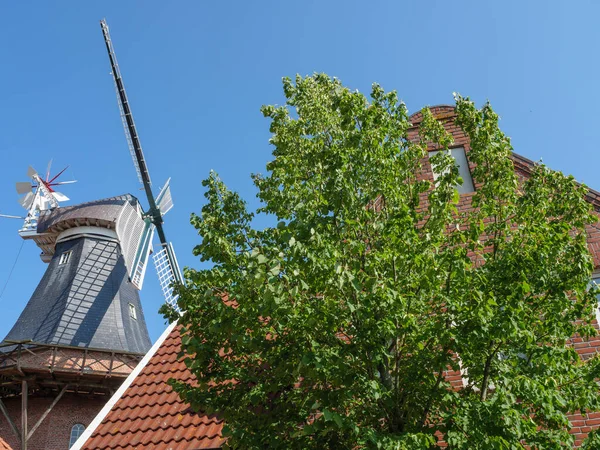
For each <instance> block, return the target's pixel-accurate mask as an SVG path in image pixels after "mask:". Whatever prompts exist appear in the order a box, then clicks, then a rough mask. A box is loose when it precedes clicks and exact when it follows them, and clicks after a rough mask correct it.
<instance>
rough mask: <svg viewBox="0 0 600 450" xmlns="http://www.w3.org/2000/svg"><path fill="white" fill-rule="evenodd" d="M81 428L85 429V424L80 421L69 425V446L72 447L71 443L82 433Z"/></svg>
mask: <svg viewBox="0 0 600 450" xmlns="http://www.w3.org/2000/svg"><path fill="white" fill-rule="evenodd" d="M83 430H85V426H84V425H83V424H82V423H76V424H75V425H73V426H72V427H71V439H69V448H71V447H73V444H75V442H77V439H79V436H81V435H82V434H83Z"/></svg>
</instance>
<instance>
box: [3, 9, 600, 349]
mask: <svg viewBox="0 0 600 450" xmlns="http://www.w3.org/2000/svg"><path fill="white" fill-rule="evenodd" d="M0 16H1V17H2V27H0V40H1V42H2V45H0V60H1V61H2V64H1V67H2V70H0V155H1V158H2V159H1V162H2V164H1V166H0V170H1V177H0V193H1V194H2V195H1V196H0V212H2V213H5V214H15V213H16V214H19V213H21V211H22V210H21V207H20V206H19V205H18V203H17V201H16V199H17V195H16V193H15V190H14V183H15V182H16V181H23V180H26V177H25V173H26V170H27V166H28V165H30V164H31V165H33V166H34V167H36V168H37V169H38V170H39V171H44V170H45V167H46V164H47V162H48V160H49V159H51V158H53V159H54V167H55V168H56V169H59V168H62V167H64V166H66V165H70V169H69V170H68V171H67V178H69V177H72V178H75V179H77V180H78V183H77V184H76V185H74V186H69V187H66V188H65V189H64V190H63V192H64V193H65V194H67V195H68V196H70V197H71V199H72V200H71V202H70V203H69V204H75V203H80V202H84V201H89V200H93V199H99V198H105V197H109V196H113V195H118V194H122V193H126V192H131V193H133V194H134V195H138V196H140V197H142V192H141V191H139V185H138V183H137V178H136V175H135V172H134V169H133V165H132V163H131V159H130V156H129V153H128V150H127V145H126V141H125V137H124V133H123V130H122V127H121V123H120V119H119V115H118V109H117V104H116V97H115V93H114V90H113V83H112V79H111V76H110V69H109V63H108V58H107V55H106V51H105V48H104V42H103V40H102V34H101V31H100V27H99V24H98V21H99V19H101V18H103V17H105V18H106V19H107V20H108V23H109V26H110V29H111V35H112V38H113V41H114V44H115V48H116V52H117V56H118V58H119V63H120V66H121V70H122V73H123V78H124V80H125V85H126V87H127V92H128V95H129V100H130V102H131V105H132V110H133V113H134V117H135V120H136V123H137V127H138V132H139V134H140V137H141V142H142V145H143V148H144V152H145V155H146V159H147V161H148V164H149V167H150V172H151V175H152V178H153V181H154V185H155V188H158V186H160V185H162V183H163V182H164V180H166V179H167V178H168V177H169V176H171V177H173V181H172V192H173V196H174V200H175V208H174V209H173V210H172V211H171V212H170V213H169V214H168V216H167V217H166V225H165V227H166V232H167V237H168V238H169V239H170V240H172V241H173V243H174V246H175V249H176V251H177V254H178V257H179V261H180V263H181V264H182V265H187V266H195V267H197V266H198V265H199V263H198V260H197V259H196V258H195V257H194V256H192V254H191V250H192V248H193V246H194V245H195V244H197V243H198V242H199V237H198V236H197V235H196V232H195V230H194V229H193V228H192V227H191V226H190V225H189V222H188V218H189V215H190V213H191V212H192V211H197V212H198V211H199V210H200V208H201V206H202V204H203V197H202V188H201V186H200V181H201V179H203V178H205V177H206V175H207V174H208V172H209V170H210V169H214V170H216V171H217V172H218V173H219V174H220V175H221V177H222V178H223V179H224V181H225V182H226V183H227V184H228V185H229V187H230V188H232V189H235V190H237V191H239V192H241V194H242V195H243V196H244V197H245V198H246V199H247V200H248V201H250V203H251V204H252V205H255V198H254V195H255V191H254V188H253V186H252V183H251V181H250V178H249V174H250V173H251V172H261V171H264V166H265V163H266V162H267V161H268V160H269V159H270V157H271V149H270V147H269V145H268V138H269V133H268V126H269V123H268V121H267V120H266V119H264V118H262V115H261V114H260V112H259V108H260V106H261V105H262V104H269V103H282V102H283V94H282V91H281V82H280V80H281V77H283V76H294V75H295V74H296V73H300V74H303V75H304V74H311V73H313V72H326V73H328V74H329V75H332V76H336V77H338V78H340V79H341V80H342V81H343V82H344V83H345V84H346V85H348V86H350V87H351V88H353V89H359V90H361V91H363V92H367V93H368V92H369V90H370V85H371V83H372V82H374V81H377V82H379V83H380V84H382V85H383V87H384V88H386V89H396V90H397V91H398V92H399V94H400V97H401V98H402V99H404V100H405V102H406V103H407V105H408V107H409V109H410V110H411V111H417V110H419V109H420V108H421V107H422V106H424V105H435V104H440V103H451V102H452V92H453V91H457V92H460V93H461V94H463V95H468V96H471V98H473V99H474V100H475V101H476V102H477V103H478V104H482V103H483V102H484V101H485V100H486V99H489V100H490V101H491V102H492V105H493V106H494V107H495V109H496V110H497V111H498V112H499V113H500V115H501V116H502V126H503V129H504V131H505V132H506V133H507V134H508V135H509V136H511V137H512V139H513V145H514V148H515V151H517V152H518V153H520V154H522V155H524V156H526V157H529V158H531V159H534V160H538V159H540V158H543V160H544V162H545V163H546V164H548V165H549V166H550V167H552V168H554V169H556V170H561V171H563V172H565V173H571V174H573V175H574V176H575V177H576V178H577V179H578V180H581V181H584V182H585V183H587V184H588V185H589V186H591V187H593V188H596V189H600V180H598V179H597V178H598V177H597V176H596V173H597V172H598V167H600V152H599V151H598V148H599V143H598V138H597V132H598V130H599V129H600V126H599V124H600V109H599V108H598V105H599V104H600V87H599V83H600V76H599V69H600V63H599V58H600V53H599V51H598V49H599V48H600V27H598V18H599V17H600V3H598V2H593V1H591V0H588V1H584V0H581V1H576V2H562V1H561V2H559V1H541V0H540V1H503V2H481V1H471V2H462V1H452V2H449V1H430V2H414V1H412V2H408V1H369V2H356V1H349V0H345V1H337V2H334V1H325V0H320V1H311V0H305V1H304V2H283V1H280V2H275V1H272V2H266V1H264V2H247V1H239V2H204V1H193V2H192V1H188V2H184V1H178V2H164V1H143V2H142V1H129V2H122V1H119V2H117V1H103V2H82V1H71V2H68V1H60V2H58V1H55V2H50V1H37V2H35V1H27V2H1V3H0ZM143 201H144V203H145V200H143ZM19 226H20V222H18V221H11V220H8V219H0V236H1V237H0V239H1V243H2V250H3V256H2V258H0V289H1V288H2V287H3V286H4V284H5V282H6V280H7V278H8V274H9V271H10V269H11V267H12V265H13V263H14V261H15V257H16V255H17V252H18V250H19V247H20V246H21V238H20V237H19V236H18V234H17V229H18V228H19ZM38 254H39V250H38V248H37V247H36V246H35V245H34V244H33V243H32V242H26V243H25V245H24V247H23V251H22V253H21V256H20V258H19V260H18V262H17V264H16V267H15V270H14V273H13V275H12V278H11V279H10V281H9V283H8V286H7V288H6V290H5V292H4V294H3V296H2V297H1V298H0V308H1V311H2V314H1V315H0V335H1V336H0V339H1V338H2V337H4V335H6V333H7V332H8V331H9V329H10V327H11V326H12V325H13V323H14V322H15V320H16V318H17V317H18V315H19V313H20V312H21V310H22V309H23V307H24V306H25V304H26V302H27V300H28V299H29V297H30V295H31V293H32V292H33V290H34V289H35V287H36V285H37V283H38V281H39V280H40V278H41V277H42V274H43V272H44V270H45V268H46V266H45V265H44V264H43V263H42V262H41V261H40V259H39V258H38ZM149 270H152V272H149V273H148V276H147V279H146V280H147V281H146V285H145V287H144V290H143V291H142V293H141V295H142V302H143V305H144V310H145V314H146V319H147V322H148V326H149V330H150V335H151V337H152V339H153V340H155V339H156V338H157V337H158V336H159V335H160V333H161V332H162V330H163V329H164V320H163V319H162V317H160V316H159V315H158V313H157V310H158V308H159V306H160V304H161V302H162V297H161V294H160V292H159V288H158V284H157V282H156V281H155V278H156V277H155V274H154V272H153V268H149Z"/></svg>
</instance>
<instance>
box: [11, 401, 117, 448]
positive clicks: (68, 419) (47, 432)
mask: <svg viewBox="0 0 600 450" xmlns="http://www.w3.org/2000/svg"><path fill="white" fill-rule="evenodd" d="M54 397H55V396H54V395H53V396H30V397H29V416H28V422H29V424H30V427H31V426H32V425H33V424H35V423H36V422H37V421H38V419H39V418H40V416H41V415H42V414H43V413H44V411H45V410H46V408H48V406H50V404H51V403H52V401H53V400H54ZM108 399H109V396H108V395H107V396H90V397H88V396H82V395H78V394H75V393H69V392H67V393H65V395H64V396H63V397H62V398H61V399H60V400H59V402H58V403H57V404H56V406H55V407H54V409H53V410H52V411H51V412H50V414H49V415H48V417H46V419H45V420H44V421H43V422H42V424H41V425H40V427H39V428H38V429H37V430H36V431H35V433H34V434H33V436H32V437H31V440H30V441H29V442H28V445H27V448H28V450H67V449H68V448H69V438H70V436H71V427H72V426H73V425H75V424H76V423H81V424H83V425H85V426H86V427H87V426H88V425H89V424H90V423H91V422H92V420H93V419H94V417H95V416H96V414H98V413H99V412H100V410H101V409H102V407H103V406H104V404H105V403H106V402H107V401H108ZM3 402H4V404H5V405H6V408H7V409H8V412H9V414H10V416H11V418H12V420H13V422H14V423H15V424H16V425H17V428H19V427H20V423H21V398H20V397H14V398H6V399H3ZM0 436H1V438H0V449H2V448H3V447H2V443H1V442H2V439H3V440H4V441H5V446H4V448H7V449H14V450H18V449H20V448H21V446H20V443H19V441H18V440H17V438H16V436H15V435H14V434H13V432H12V430H11V429H10V426H9V424H8V422H7V420H6V418H5V417H4V415H2V414H0Z"/></svg>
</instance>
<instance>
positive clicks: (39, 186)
mask: <svg viewBox="0 0 600 450" xmlns="http://www.w3.org/2000/svg"><path fill="white" fill-rule="evenodd" d="M51 166H52V160H51V161H50V162H49V163H48V169H47V170H46V177H45V179H44V178H42V177H41V176H40V175H39V174H38V173H37V172H36V170H35V169H34V168H32V167H31V166H29V169H28V170H27V176H28V177H29V178H31V181H19V182H17V183H16V189H17V193H18V194H19V195H20V196H21V197H20V198H19V203H20V204H21V206H22V207H23V208H25V209H26V210H27V216H26V217H25V223H24V224H23V228H21V230H20V231H19V233H21V234H23V233H26V232H27V231H31V230H33V229H35V227H36V226H37V219H38V217H39V215H40V212H42V211H46V210H49V209H54V208H58V206H59V203H60V202H66V201H68V200H69V197H67V196H66V195H64V194H61V193H60V192H58V191H55V190H54V187H56V186H62V185H64V184H71V183H75V182H76V181H75V180H71V181H58V178H59V177H60V176H61V175H62V174H63V173H64V172H65V170H67V169H68V167H69V166H67V167H65V168H64V169H63V170H61V171H60V172H59V173H58V174H57V175H55V176H54V177H52V178H51V177H50V168H51ZM11 218H17V216H13V217H11Z"/></svg>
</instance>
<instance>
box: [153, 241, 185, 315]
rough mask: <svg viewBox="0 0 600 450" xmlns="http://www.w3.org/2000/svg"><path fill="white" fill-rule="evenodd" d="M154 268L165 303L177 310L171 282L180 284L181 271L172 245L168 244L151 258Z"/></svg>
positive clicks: (176, 297) (176, 296)
mask: <svg viewBox="0 0 600 450" xmlns="http://www.w3.org/2000/svg"><path fill="white" fill-rule="evenodd" d="M152 257H153V259H154V267H156V272H157V273H158V282H159V283H160V288H161V289H162V292H163V296H164V297H165V301H166V302H167V303H168V304H169V305H171V306H173V307H174V308H176V309H178V308H177V299H178V298H179V296H178V295H175V294H174V292H173V282H181V280H182V277H181V271H180V270H179V263H178V262H177V258H176V257H175V251H174V250H173V245H171V243H170V242H169V243H168V244H167V245H166V246H163V248H162V250H160V251H159V252H157V253H155V254H154V255H153V256H152Z"/></svg>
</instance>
